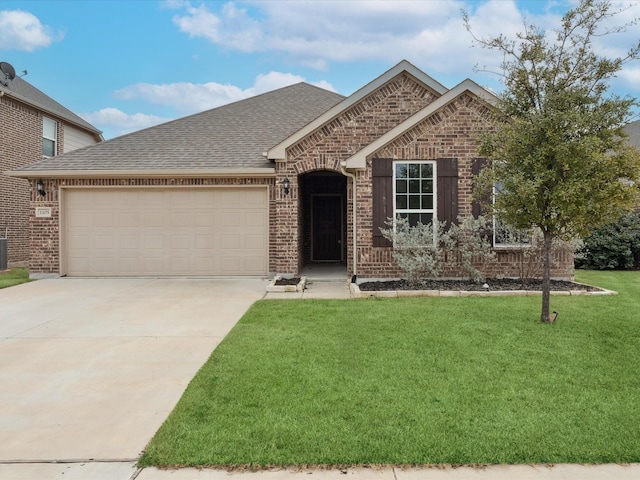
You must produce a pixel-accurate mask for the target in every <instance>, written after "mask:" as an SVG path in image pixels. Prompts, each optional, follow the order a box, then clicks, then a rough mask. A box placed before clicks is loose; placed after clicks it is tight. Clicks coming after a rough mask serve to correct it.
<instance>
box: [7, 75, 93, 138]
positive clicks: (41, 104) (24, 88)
mask: <svg viewBox="0 0 640 480" xmlns="http://www.w3.org/2000/svg"><path fill="white" fill-rule="evenodd" d="M2 88H3V90H4V92H5V93H6V94H8V95H11V96H13V97H15V98H16V99H18V100H21V101H23V102H26V103H29V104H31V105H33V106H34V107H36V108H38V109H40V110H43V111H44V112H48V113H50V114H52V115H54V116H57V117H59V118H61V119H63V120H67V121H68V122H70V123H72V124H75V125H77V126H79V127H82V128H84V129H86V130H89V131H91V132H93V133H96V134H101V133H102V131H100V130H98V129H97V128H96V127H94V126H93V125H91V124H90V123H89V122H87V121H85V120H83V119H82V118H80V117H79V116H78V115H76V114H75V113H73V112H72V111H71V110H69V109H68V108H66V107H64V106H62V105H60V104H59V103H58V102H56V101H55V100H54V99H53V98H51V97H49V96H47V95H45V94H44V93H42V92H41V91H40V90H38V89H37V88H36V87H34V86H33V85H31V84H30V83H29V82H26V81H25V80H23V79H22V78H20V77H16V78H14V79H13V80H11V81H9V82H7V86H6V87H5V86H4V85H3V87H2Z"/></svg>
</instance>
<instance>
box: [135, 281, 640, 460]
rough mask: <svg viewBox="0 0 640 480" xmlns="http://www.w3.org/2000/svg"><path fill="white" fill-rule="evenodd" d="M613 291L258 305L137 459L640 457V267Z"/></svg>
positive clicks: (613, 285) (613, 283) (603, 283)
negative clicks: (542, 318) (545, 311)
mask: <svg viewBox="0 0 640 480" xmlns="http://www.w3.org/2000/svg"><path fill="white" fill-rule="evenodd" d="M578 280H580V281H584V282H587V283H592V284H598V285H600V286H603V287H607V288H610V289H614V290H617V291H619V292H620V295H619V296H615V297H552V308H553V309H554V310H558V311H559V312H560V316H559V319H558V323H556V324H541V323H540V322H539V314H540V313H539V312H540V298H539V297H502V298H420V299H415V298H413V299H412V298H406V299H364V300H347V301H337V300H334V301H332V300H326V301H325V300H317V301H313V300H301V301H292V300H288V301H272V300H271V301H260V302H257V303H256V304H254V305H253V306H252V308H251V309H250V310H249V311H248V312H247V314H246V315H245V316H244V317H243V319H242V320H241V321H240V322H239V323H238V324H237V325H236V327H235V328H234V329H233V330H232V332H231V333H230V334H229V336H228V337H227V338H226V339H225V340H224V341H223V342H222V343H221V345H220V346H219V347H218V348H217V349H216V350H215V351H214V352H213V355H212V356H211V358H210V359H209V361H208V362H207V363H206V364H205V365H204V367H203V368H202V369H201V370H200V372H199V373H198V374H197V375H196V377H195V378H194V379H193V381H192V382H191V384H190V385H189V387H188V389H187V391H186V392H185V394H184V396H183V398H182V399H181V400H180V402H179V404H178V405H177V407H176V408H175V410H174V411H173V413H172V414H171V415H170V417H169V418H168V420H167V421H166V422H165V424H164V425H163V426H162V427H161V429H160V430H159V432H158V433H157V435H156V436H155V438H154V439H153V440H152V441H151V443H150V444H149V446H148V448H147V450H146V451H145V453H144V454H143V456H142V458H141V460H140V464H141V465H143V466H148V465H293V464H298V465H309V464H314V465H316V464H317V465H327V464H328V465H345V464H414V465H420V464H442V463H444V464H474V463H489V464H496V463H513V464H516V463H564V462H567V463H610V462H638V461H640V421H639V419H640V374H639V373H638V372H640V315H639V314H638V309H637V307H638V299H639V298H640V272H615V273H599V272H578Z"/></svg>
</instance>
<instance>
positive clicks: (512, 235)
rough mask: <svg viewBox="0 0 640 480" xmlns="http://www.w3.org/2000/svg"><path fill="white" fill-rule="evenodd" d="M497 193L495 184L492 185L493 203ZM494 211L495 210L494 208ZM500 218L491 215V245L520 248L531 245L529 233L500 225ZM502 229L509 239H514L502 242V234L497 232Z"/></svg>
mask: <svg viewBox="0 0 640 480" xmlns="http://www.w3.org/2000/svg"><path fill="white" fill-rule="evenodd" d="M497 195H498V189H497V187H496V185H494V186H493V197H492V201H493V204H494V205H495V203H496V196H497ZM494 211H495V210H494ZM502 225H503V223H502V222H501V220H500V218H499V217H498V216H496V215H495V214H494V215H493V229H492V230H493V246H494V248H505V249H506V248H522V247H528V246H530V245H531V235H530V234H529V233H527V232H525V231H522V230H516V229H514V228H506V227H503V226H502ZM501 229H502V230H503V231H505V232H507V233H508V234H509V239H510V240H514V241H507V242H504V241H503V239H504V235H500V234H499V233H498V231H499V230H501Z"/></svg>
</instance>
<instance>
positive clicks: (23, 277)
mask: <svg viewBox="0 0 640 480" xmlns="http://www.w3.org/2000/svg"><path fill="white" fill-rule="evenodd" d="M28 281H29V269H28V268H13V269H12V270H11V271H10V272H9V273H3V274H0V288H7V287H13V286H14V285H20V284H21V283H26V282H28Z"/></svg>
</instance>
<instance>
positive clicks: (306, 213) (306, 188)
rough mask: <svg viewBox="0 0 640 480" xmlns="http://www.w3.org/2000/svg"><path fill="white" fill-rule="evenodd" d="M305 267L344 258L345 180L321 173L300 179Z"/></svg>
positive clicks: (329, 172) (345, 247) (341, 260)
mask: <svg viewBox="0 0 640 480" xmlns="http://www.w3.org/2000/svg"><path fill="white" fill-rule="evenodd" d="M300 188H301V199H302V209H303V225H302V234H303V244H304V248H303V253H304V264H305V265H309V264H311V263H325V264H326V263H334V264H340V263H342V264H344V263H346V258H347V256H346V255H347V236H346V232H347V178H346V177H345V176H344V175H341V174H340V173H336V172H332V171H328V170H320V171H315V172H310V173H306V174H303V175H301V176H300Z"/></svg>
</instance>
